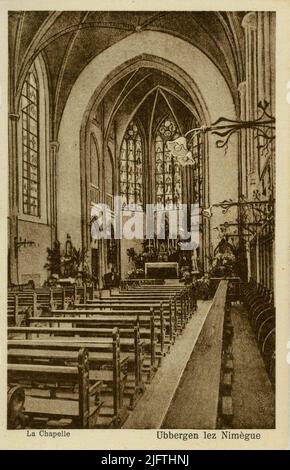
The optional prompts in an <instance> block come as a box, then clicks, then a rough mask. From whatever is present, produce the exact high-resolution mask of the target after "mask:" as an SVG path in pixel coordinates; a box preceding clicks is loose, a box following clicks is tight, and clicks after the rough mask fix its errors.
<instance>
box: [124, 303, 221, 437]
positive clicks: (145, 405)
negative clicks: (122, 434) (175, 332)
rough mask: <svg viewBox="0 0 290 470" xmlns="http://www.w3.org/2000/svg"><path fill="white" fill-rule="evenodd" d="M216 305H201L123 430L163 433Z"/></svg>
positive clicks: (199, 304) (148, 386)
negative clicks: (212, 308)
mask: <svg viewBox="0 0 290 470" xmlns="http://www.w3.org/2000/svg"><path fill="white" fill-rule="evenodd" d="M211 304H212V301H210V300H207V301H202V300H201V301H198V308H197V311H196V312H195V313H194V315H193V316H192V318H191V319H190V320H189V322H188V324H187V326H186V328H185V331H184V332H183V334H182V336H180V337H178V338H177V340H176V343H175V345H174V347H173V348H172V350H171V353H170V354H168V355H167V356H166V357H164V359H163V363H162V366H161V367H160V369H159V370H158V371H157V373H156V375H155V377H154V379H153V380H152V382H151V384H148V385H147V389H146V391H145V393H144V395H143V396H142V397H141V399H140V401H139V402H138V404H137V406H136V408H135V409H134V410H133V411H132V413H131V414H130V415H129V417H128V419H127V420H126V421H125V423H124V425H123V429H159V428H160V427H161V424H162V422H163V420H164V418H165V416H166V413H167V411H168V408H169V406H170V404H171V400H172V398H173V397H174V394H175V391H176V389H177V387H178V384H179V381H180V379H181V377H182V374H183V372H184V369H185V367H186V365H187V362H188V360H189V358H190V356H191V353H192V350H193V348H194V346H195V344H196V342H197V339H198V337H199V334H200V332H201V329H202V327H203V324H204V322H205V319H206V317H207V314H208V312H209V309H210V306H211Z"/></svg>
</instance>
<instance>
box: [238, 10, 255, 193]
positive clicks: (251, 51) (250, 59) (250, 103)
mask: <svg viewBox="0 0 290 470" xmlns="http://www.w3.org/2000/svg"><path fill="white" fill-rule="evenodd" d="M242 26H243V28H244V29H245V40H246V119H249V120H252V119H255V118H256V117H257V104H258V101H257V100H258V93H257V91H258V77H257V43H258V41H257V13H256V12H250V13H248V14H247V15H245V17H244V18H243V21H242ZM247 157H248V174H249V184H250V185H255V183H256V171H257V151H256V142H255V140H254V134H253V131H252V130H251V129H248V130H247Z"/></svg>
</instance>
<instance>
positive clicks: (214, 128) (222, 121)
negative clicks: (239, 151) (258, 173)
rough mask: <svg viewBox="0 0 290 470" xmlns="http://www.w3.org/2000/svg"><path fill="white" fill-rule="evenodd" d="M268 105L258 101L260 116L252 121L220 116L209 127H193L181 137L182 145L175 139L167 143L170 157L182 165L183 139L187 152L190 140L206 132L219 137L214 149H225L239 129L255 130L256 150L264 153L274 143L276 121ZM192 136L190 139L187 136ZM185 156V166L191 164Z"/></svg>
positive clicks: (266, 102)
mask: <svg viewBox="0 0 290 470" xmlns="http://www.w3.org/2000/svg"><path fill="white" fill-rule="evenodd" d="M269 106H270V104H269V103H268V101H266V100H264V101H259V103H258V105H257V107H258V110H259V111H261V114H260V116H259V117H258V118H257V119H252V120H247V121H246V120H234V119H229V118H226V117H223V116H221V117H220V118H218V119H217V120H216V121H215V122H214V123H212V124H211V125H210V126H205V125H203V126H200V127H195V128H193V129H190V130H189V131H187V132H186V133H185V134H184V136H182V138H183V141H182V145H181V143H180V139H181V138H179V140H178V139H175V140H173V141H171V142H169V146H168V147H169V151H171V153H172V155H173V156H174V157H175V158H177V161H178V162H179V163H180V164H184V156H185V153H186V152H185V149H184V147H185V143H184V142H185V139H186V146H187V152H189V148H188V147H189V143H190V142H191V140H192V139H193V138H194V137H195V136H196V135H197V134H199V133H206V132H212V134H213V135H216V136H218V137H221V138H220V139H218V140H217V141H216V147H217V148H224V147H225V148H227V146H228V143H229V140H230V138H231V137H232V135H234V134H235V133H236V132H239V131H240V130H241V129H253V130H255V131H256V132H257V133H256V136H255V139H260V141H261V142H262V143H261V142H260V141H259V142H258V145H257V147H258V149H259V151H262V152H264V151H266V150H268V148H269V145H270V144H271V143H272V142H273V141H274V139H275V132H274V131H275V123H276V119H275V117H274V116H272V115H271V114H270V113H269V112H268V109H269ZM190 134H192V137H189V138H188V136H189V135H190ZM186 156H187V157H188V158H187V160H188V161H187V163H186V164H193V162H192V161H191V158H190V157H191V155H190V153H187V154H186Z"/></svg>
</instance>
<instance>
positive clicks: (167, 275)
mask: <svg viewBox="0 0 290 470" xmlns="http://www.w3.org/2000/svg"><path fill="white" fill-rule="evenodd" d="M145 277H147V278H154V279H178V263H175V262H173V261H155V262H151V263H145Z"/></svg>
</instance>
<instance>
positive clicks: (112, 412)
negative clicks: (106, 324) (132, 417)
mask: <svg viewBox="0 0 290 470" xmlns="http://www.w3.org/2000/svg"><path fill="white" fill-rule="evenodd" d="M23 329H24V330H30V331H29V332H27V331H26V332H25V331H23ZM35 330H38V331H35ZM40 330H41V331H40ZM47 330H49V334H50V335H51V336H50V338H45V339H44V338H43V334H45V332H46V331H47ZM55 330H57V331H55ZM18 331H20V333H22V334H25V335H27V334H29V335H30V336H32V335H35V334H37V335H38V336H39V335H40V336H42V338H43V339H42V340H40V339H37V340H29V339H26V340H18V339H17V340H16V339H14V340H12V341H9V343H8V344H9V346H8V358H9V359H10V361H11V359H12V358H13V357H20V358H21V360H22V361H24V360H25V361H28V362H32V363H49V364H50V363H51V362H56V363H59V362H60V361H61V363H62V362H63V361H65V362H70V363H71V362H72V360H73V355H74V350H75V349H78V348H80V346H82V347H84V346H86V347H87V346H88V348H89V349H90V361H89V367H90V377H91V379H93V380H94V381H101V382H102V383H103V384H104V389H103V395H105V392H106V394H107V400H106V402H105V403H104V405H103V406H102V409H101V411H100V418H101V419H102V420H103V422H102V425H105V426H108V427H119V426H120V424H121V423H122V422H123V421H124V419H125V418H126V417H127V409H126V407H125V406H124V403H123V396H124V390H125V386H126V381H127V368H128V354H127V353H122V354H121V352H120V335H119V331H118V329H117V328H114V329H113V330H111V331H110V333H111V338H94V341H93V342H91V341H90V338H85V341H81V340H80V338H77V339H75V338H73V340H72V341H71V340H68V339H67V338H66V339H64V338H63V337H60V336H59V335H58V333H61V334H62V335H63V334H68V331H67V330H66V331H65V332H64V331H63V329H61V328H59V329H54V328H50V329H47V328H45V327H44V328H38V329H37V328H27V327H22V330H19V329H18ZM70 331H71V330H70ZM9 333H10V334H11V331H9ZM52 335H56V336H57V339H56V338H55V337H54V336H52ZM83 339H84V338H83ZM32 341H33V342H32ZM108 400H109V402H108ZM111 400H112V404H111Z"/></svg>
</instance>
